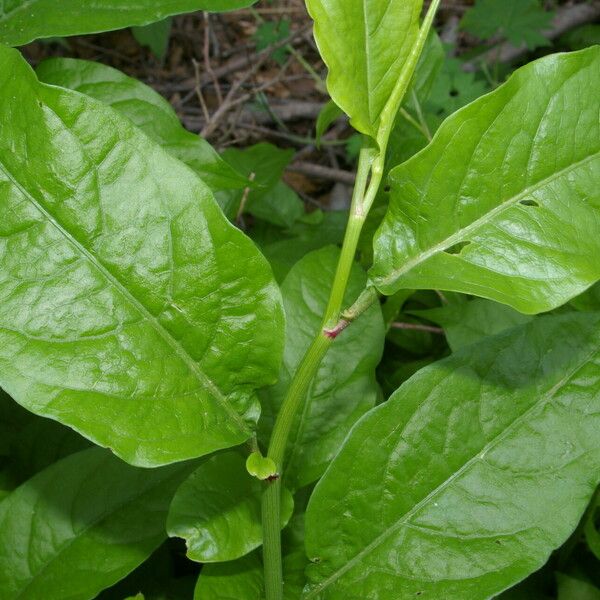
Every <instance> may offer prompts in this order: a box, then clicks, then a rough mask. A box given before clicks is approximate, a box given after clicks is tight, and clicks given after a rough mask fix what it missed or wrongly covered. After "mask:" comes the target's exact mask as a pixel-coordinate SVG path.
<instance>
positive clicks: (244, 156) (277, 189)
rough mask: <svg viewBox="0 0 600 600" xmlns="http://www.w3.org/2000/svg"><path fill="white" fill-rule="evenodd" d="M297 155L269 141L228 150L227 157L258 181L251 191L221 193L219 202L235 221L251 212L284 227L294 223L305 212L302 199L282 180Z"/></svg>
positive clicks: (245, 174)
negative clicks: (237, 216)
mask: <svg viewBox="0 0 600 600" xmlns="http://www.w3.org/2000/svg"><path fill="white" fill-rule="evenodd" d="M293 155H294V151H293V150H282V149H281V148H277V146H273V145H272V144H267V143H260V144H255V145H254V146H250V147H249V148H245V149H244V150H239V149H237V148H228V149H227V150H225V152H223V159H224V160H225V161H227V163H228V164H229V165H230V166H231V167H232V168H233V169H235V170H236V171H237V172H239V173H243V174H244V176H246V177H248V178H249V179H251V180H252V181H253V182H254V184H255V185H254V186H253V187H252V188H251V189H250V190H249V192H242V191H229V192H219V193H218V194H217V201H218V202H219V204H220V205H221V207H222V208H223V211H224V212H225V214H226V215H227V216H228V217H229V218H230V219H232V220H233V219H234V218H235V217H236V215H238V214H241V213H249V214H251V215H254V216H255V217H258V218H260V219H264V220H266V221H267V222H269V223H273V224H274V225H278V226H280V227H289V226H291V225H292V223H293V222H294V221H295V220H296V219H298V218H299V217H300V216H302V214H304V205H303V204H302V201H301V200H300V199H299V198H298V196H297V195H296V193H295V192H294V191H293V190H291V189H290V188H289V187H287V186H286V185H285V184H284V183H283V182H281V181H280V179H281V176H282V175H283V172H284V170H285V168H286V167H287V165H288V163H289V162H290V160H291V159H292V157H293ZM242 202H244V203H245V204H244V206H241V203H242Z"/></svg>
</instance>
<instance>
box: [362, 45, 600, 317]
mask: <svg viewBox="0 0 600 600" xmlns="http://www.w3.org/2000/svg"><path fill="white" fill-rule="evenodd" d="M599 69H600V48H592V49H589V50H586V51H583V52H578V53H573V54H558V55H553V56H549V57H546V58H543V59H541V60H539V61H536V62H534V63H531V64H529V65H527V66H525V67H523V68H522V69H520V70H519V71H517V72H516V73H515V74H514V75H513V76H512V77H511V79H510V80H509V81H508V82H507V83H506V84H505V85H503V86H502V87H501V88H499V89H498V90H496V91H495V92H493V93H491V94H489V95H488V96H485V97H484V98H481V99H479V100H477V101H475V102H474V103H473V104H471V105H469V106H468V107H465V108H464V109H463V110H461V111H459V112H458V113H456V114H455V115H454V116H452V117H450V118H449V119H448V120H447V121H446V122H445V124H444V125H442V127H441V128H440V129H439V130H438V132H437V134H436V136H435V138H434V141H433V142H432V143H431V144H430V145H429V146H428V147H427V149H425V150H423V151H422V152H421V153H419V154H418V155H417V156H415V157H414V158H412V159H411V160H409V161H408V162H407V163H405V164H404V165H402V166H400V167H398V168H396V169H394V170H393V171H392V173H391V176H390V177H391V183H392V193H391V200H390V207H389V210H388V213H387V215H386V218H385V219H384V222H383V224H382V226H381V228H380V229H379V232H378V234H377V236H376V238H375V264H374V267H373V269H372V272H371V276H372V278H373V280H374V282H375V284H376V285H377V287H378V288H379V289H380V290H381V291H382V292H384V293H385V294H391V293H394V292H395V291H397V290H399V289H401V288H409V289H410V288H413V289H414V288H417V289H418V288H433V289H444V290H455V291H460V292H466V293H471V294H476V295H479V296H484V297H487V298H490V299H493V300H496V301H498V302H502V303H505V304H509V305H511V306H513V307H514V308H516V309H517V310H520V311H522V312H526V313H534V312H539V311H544V310H548V309H551V308H553V307H555V306H558V305H560V304H562V303H564V302H566V301H567V300H568V299H569V298H571V297H573V296H575V295H576V294H578V293H580V292H582V291H583V290H584V289H585V288H586V287H588V286H589V285H590V284H591V283H592V282H594V281H596V280H597V279H598V278H600V261H598V255H599V253H600V193H599V190H600V120H599V119H598V112H599V110H600V78H598V70H599Z"/></svg>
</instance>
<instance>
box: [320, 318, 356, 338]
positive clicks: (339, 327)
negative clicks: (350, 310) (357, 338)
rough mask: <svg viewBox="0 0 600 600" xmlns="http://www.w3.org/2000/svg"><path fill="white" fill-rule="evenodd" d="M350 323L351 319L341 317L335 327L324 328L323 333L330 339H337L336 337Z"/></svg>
mask: <svg viewBox="0 0 600 600" xmlns="http://www.w3.org/2000/svg"><path fill="white" fill-rule="evenodd" d="M348 325H350V321H346V319H340V320H339V321H338V323H337V325H336V326H335V327H332V328H331V329H323V335H324V336H325V337H328V338H329V339H330V340H335V338H336V337H337V336H338V335H340V333H342V331H344V329H346V327H348Z"/></svg>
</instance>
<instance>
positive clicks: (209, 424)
mask: <svg viewBox="0 0 600 600" xmlns="http://www.w3.org/2000/svg"><path fill="white" fill-rule="evenodd" d="M0 114H1V115H2V119H3V120H2V123H3V126H2V136H1V138H0V213H1V214H2V215H3V218H2V221H0V223H1V224H0V385H2V387H3V388H4V389H6V391H7V392H8V393H9V394H10V395H11V396H12V397H13V398H14V399H15V400H16V401H17V402H19V403H20V404H21V405H22V406H24V407H25V408H27V409H28V410H31V411H32V412H34V413H36V414H39V415H42V416H46V417H50V418H52V419H55V420H57V421H60V422H62V423H64V424H66V425H68V426H70V427H72V428H73V429H75V430H76V431H78V432H80V433H81V434H82V435H84V436H85V437H87V438H89V439H91V440H92V441H94V442H95V443H97V444H99V445H101V446H109V447H110V448H111V449H112V450H113V451H114V452H115V453H116V454H118V455H119V456H120V457H122V458H123V459H125V460H127V461H128V462H132V463H133V464H137V465H140V466H152V465H159V464H165V463H168V462H172V461H177V460H184V459H187V458H192V457H195V456H200V455H203V454H207V453H209V452H213V451H215V450H217V449H220V448H224V447H229V446H233V445H237V444H239V443H241V442H243V441H245V440H246V439H248V437H249V436H250V435H251V430H252V425H253V423H254V422H255V421H256V419H257V417H258V406H257V402H256V397H255V393H254V390H255V389H256V388H257V387H261V386H263V385H266V384H269V383H272V382H273V381H274V379H275V377H274V376H275V375H276V373H277V372H278V370H279V365H280V351H281V348H282V346H283V339H282V338H283V310H282V307H281V300H280V294H279V290H278V289H277V286H276V285H275V283H274V282H273V279H272V275H271V272H270V269H269V267H268V265H267V264H266V261H265V260H264V259H263V257H262V256H261V255H260V253H259V252H258V251H257V250H256V248H255V246H254V244H253V243H252V242H251V241H250V240H249V239H247V238H246V237H245V236H244V235H243V234H242V233H241V232H239V231H238V230H236V229H235V228H234V227H233V226H231V225H230V224H229V223H228V222H227V220H226V219H225V217H224V216H223V215H222V213H221V211H220V210H219V208H218V206H217V204H216V203H215V202H214V200H213V198H212V197H211V194H210V191H209V190H208V189H207V188H206V187H205V186H204V185H203V184H202V182H201V180H200V179H198V178H197V176H196V175H195V174H194V173H193V172H192V171H190V170H189V169H188V168H187V167H185V166H184V165H182V164H181V163H180V162H179V161H177V160H175V159H173V158H172V157H170V156H169V155H168V154H166V153H165V152H164V151H163V150H161V148H160V147H158V146H156V145H155V144H154V143H153V142H152V141H150V140H149V139H148V138H147V137H146V136H145V135H143V134H142V133H140V132H139V130H138V129H137V128H135V127H134V126H133V125H132V124H131V123H130V122H129V121H128V120H126V119H124V118H123V117H121V116H120V115H119V114H117V113H116V112H115V111H113V110H112V109H110V108H109V107H106V106H105V105H103V104H101V103H99V102H97V101H95V100H92V99H90V98H88V97H87V96H84V95H81V94H78V93H76V92H72V91H69V90H64V89H62V88H57V87H52V86H47V85H43V84H39V83H38V82H37V81H36V80H35V78H34V76H33V73H32V72H31V70H30V68H29V66H28V65H27V64H26V63H25V61H24V60H23V59H22V58H21V57H20V56H19V54H18V52H17V51H15V50H9V49H2V48H0ZM24 306H26V307H27V310H23V307H24Z"/></svg>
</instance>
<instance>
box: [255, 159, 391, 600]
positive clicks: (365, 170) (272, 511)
mask: <svg viewBox="0 0 600 600" xmlns="http://www.w3.org/2000/svg"><path fill="white" fill-rule="evenodd" d="M374 157H375V154H374V151H373V150H371V149H365V150H363V151H361V154H360V159H359V164H358V172H357V176H356V185H355V187H354V194H353V198H352V207H351V210H350V218H349V221H348V226H347V228H346V234H345V237H344V243H343V245H342V251H341V254H340V259H339V262H338V265H337V269H336V273H335V277H334V280H333V285H332V287H331V293H330V296H329V302H328V303H327V308H326V310H325V314H324V316H323V321H322V323H321V327H320V328H319V331H318V332H317V334H316V335H315V338H314V339H313V341H312V343H311V345H310V347H309V349H308V350H307V352H306V354H305V355H304V358H303V359H302V362H301V363H300V366H299V367H298V370H297V371H296V374H295V376H294V379H293V380H292V383H291V384H290V387H289V389H288V391H287V394H286V396H285V398H284V400H283V403H282V405H281V409H280V410H279V413H278V415H277V419H276V421H275V425H274V427H273V433H272V434H271V441H270V443H269V450H268V454H267V455H268V457H269V458H270V459H272V460H273V461H274V462H275V464H276V465H277V469H278V473H279V474H280V476H279V477H277V478H276V479H274V480H272V481H269V482H266V484H265V485H266V488H265V490H264V492H263V496H262V526H263V562H264V572H265V594H266V598H267V600H281V599H282V597H283V577H282V564H281V503H280V499H281V473H282V471H283V460H284V456H285V449H286V446H287V440H288V437H289V434H290V430H291V427H292V424H293V422H294V418H295V416H296V414H297V413H298V411H299V409H300V407H301V405H302V402H303V400H304V398H305V396H306V393H307V391H308V387H309V385H310V382H311V381H312V379H313V377H314V375H315V373H316V372H317V369H318V368H319V365H320V364H321V361H322V360H323V357H324V356H325V354H326V353H327V350H328V349H329V346H330V345H331V344H332V342H333V340H334V339H335V337H336V334H335V333H333V332H332V330H333V328H334V326H335V324H336V323H337V322H338V320H339V317H340V313H341V310H342V305H343V301H344V295H345V293H346V287H347V285H348V278H349V277H350V271H351V269H352V264H353V262H354V256H355V254H356V247H357V245H358V240H359V238H360V233H361V230H362V227H363V225H364V222H365V219H366V215H367V212H368V211H366V210H365V206H364V203H365V200H366V198H367V197H371V196H372V197H374V196H375V193H376V192H377V189H375V191H374V192H373V191H372V187H374V186H376V187H377V188H378V187H379V183H380V181H381V175H379V177H377V176H376V175H375V174H374V173H373V174H372V176H371V181H370V183H369V188H368V190H367V181H368V179H369V173H370V172H371V169H372V166H373V162H374Z"/></svg>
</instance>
